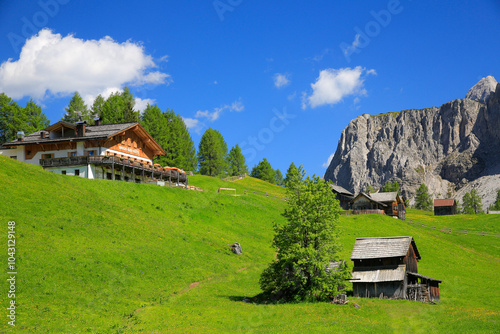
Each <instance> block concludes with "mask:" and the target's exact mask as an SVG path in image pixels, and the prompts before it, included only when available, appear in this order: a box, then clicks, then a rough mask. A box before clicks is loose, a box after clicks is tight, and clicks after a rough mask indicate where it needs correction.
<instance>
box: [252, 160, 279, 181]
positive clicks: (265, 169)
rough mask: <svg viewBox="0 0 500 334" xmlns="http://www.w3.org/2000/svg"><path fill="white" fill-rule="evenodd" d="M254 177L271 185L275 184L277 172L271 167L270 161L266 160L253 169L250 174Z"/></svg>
mask: <svg viewBox="0 0 500 334" xmlns="http://www.w3.org/2000/svg"><path fill="white" fill-rule="evenodd" d="M250 175H251V176H252V177H255V178H257V179H261V180H264V181H267V182H269V183H273V184H274V183H275V182H276V180H275V176H276V172H275V171H274V169H273V168H272V167H271V164H270V163H269V161H267V159H266V158H264V159H262V161H260V162H259V163H258V164H257V165H255V166H254V167H253V168H252V172H251V173H250Z"/></svg>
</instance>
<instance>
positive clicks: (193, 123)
mask: <svg viewBox="0 0 500 334" xmlns="http://www.w3.org/2000/svg"><path fill="white" fill-rule="evenodd" d="M182 119H183V120H184V124H186V126H187V128H188V129H189V130H193V131H194V132H196V133H197V134H201V130H202V128H203V125H204V124H203V123H202V122H200V120H199V119H196V118H185V117H182Z"/></svg>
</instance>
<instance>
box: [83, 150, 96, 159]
mask: <svg viewBox="0 0 500 334" xmlns="http://www.w3.org/2000/svg"><path fill="white" fill-rule="evenodd" d="M85 155H86V156H89V157H90V156H95V155H97V151H95V150H93V151H86V152H85Z"/></svg>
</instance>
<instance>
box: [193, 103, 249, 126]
mask: <svg viewBox="0 0 500 334" xmlns="http://www.w3.org/2000/svg"><path fill="white" fill-rule="evenodd" d="M244 109H245V106H244V105H243V103H242V102H241V100H238V101H234V102H233V103H231V104H225V105H223V106H222V107H218V108H214V109H213V111H209V110H198V111H197V112H196V114H195V115H194V117H195V118H206V119H208V120H209V121H211V122H213V121H216V120H217V119H219V117H220V116H221V115H222V113H223V112H224V111H226V110H227V111H230V112H233V111H236V112H240V111H243V110H244Z"/></svg>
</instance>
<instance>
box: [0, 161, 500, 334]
mask: <svg viewBox="0 0 500 334" xmlns="http://www.w3.org/2000/svg"><path fill="white" fill-rule="evenodd" d="M190 184H193V185H196V186H199V187H202V188H204V189H205V190H206V191H204V192H196V191H186V190H183V189H176V188H165V187H158V186H153V185H142V184H129V183H124V182H111V181H105V180H85V179H80V178H77V177H71V176H63V175H57V174H53V173H49V172H45V171H43V170H42V169H41V168H39V167H35V166H31V165H26V164H22V163H20V162H17V161H14V160H10V159H8V158H5V157H3V156H0V189H1V191H0V226H2V225H3V226H4V227H3V230H4V231H5V232H4V234H3V237H2V238H3V242H2V244H4V245H5V246H4V247H5V251H4V252H3V253H4V254H5V253H6V248H7V246H6V245H7V241H6V240H7V222H8V221H9V220H15V221H16V235H17V244H16V252H17V253H16V258H17V266H18V275H17V289H16V290H17V291H16V297H17V298H16V301H17V303H18V309H17V312H18V313H17V316H18V318H17V321H16V323H17V326H16V328H11V327H10V326H8V325H7V321H6V320H5V319H4V320H3V321H2V322H0V332H20V333H34V332H40V333H42V332H45V333H151V332H154V331H155V332H156V333H194V332H198V333H225V332H234V331H245V332H247V331H253V332H260V333H268V332H290V333H304V332H325V333H326V332H332V331H334V330H336V331H342V332H362V333H372V332H382V333H385V332H387V333H392V332H402V333H404V332H408V333H410V332H422V333H424V332H425V333H427V332H455V333H460V332H464V333H465V332H484V333H487V332H495V331H496V332H498V331H499V330H500V325H499V321H500V313H499V304H500V302H499V300H500V295H499V293H498V289H497V284H496V282H497V274H498V272H500V257H499V254H498V244H499V240H497V238H493V237H481V236H475V235H467V236H465V235H450V234H446V233H442V232H440V231H433V230H428V229H423V228H418V227H414V226H411V225H408V224H405V223H404V222H401V221H399V220H395V219H392V218H388V217H383V216H377V215H368V216H347V217H342V218H341V220H340V228H341V231H342V234H341V242H342V244H343V246H344V250H343V254H342V255H343V257H344V258H346V259H348V258H349V256H350V251H351V250H352V246H353V245H354V240H355V239H356V237H363V236H394V235H411V236H413V237H414V238H415V239H416V242H417V246H418V248H419V251H420V253H421V255H422V260H421V261H420V265H419V270H420V272H421V273H422V274H424V275H428V276H432V277H436V278H439V279H442V280H443V281H444V282H443V284H442V285H441V296H442V302H441V303H440V304H439V305H428V304H422V303H415V302H409V301H388V300H378V299H370V300H368V299H356V298H354V297H350V298H349V299H350V300H351V302H350V303H349V305H348V306H336V305H331V304H326V303H313V304H308V303H301V304H286V305H262V304H260V305H259V304H254V303H245V302H243V301H242V300H243V298H244V297H252V296H255V295H257V294H258V293H259V292H260V289H259V285H258V280H259V276H260V273H261V272H262V270H263V269H264V268H265V267H266V266H267V264H268V263H269V262H270V261H272V259H273V256H274V250H273V249H271V247H270V246H271V240H272V235H273V231H272V225H273V223H283V222H284V220H283V218H282V217H281V215H280V214H281V212H282V211H283V209H284V207H285V205H286V203H285V202H284V201H280V200H277V199H273V198H271V197H269V198H267V197H265V196H259V195H247V196H239V197H233V196H228V195H220V194H217V193H216V190H217V189H218V188H219V187H227V188H235V189H237V193H238V194H242V193H243V192H244V190H251V191H258V192H268V193H269V194H273V195H275V196H285V195H284V191H283V189H282V188H280V187H275V186H272V185H270V184H267V183H265V182H261V181H259V180H255V179H252V178H246V179H243V180H239V181H236V182H232V183H229V182H225V181H222V180H219V179H214V178H208V177H204V176H194V177H191V178H190ZM411 214H412V215H413V214H414V213H411ZM419 214H420V213H419V212H415V216H418V215H419ZM424 216H425V215H424ZM481 217H484V216H481ZM461 218H462V217H456V218H455V220H452V219H451V220H449V221H446V224H445V225H443V226H447V227H448V226H449V225H450V224H454V223H456V224H460V223H461ZM415 219H416V218H415ZM420 219H423V218H420ZM428 219H436V217H430V216H429V217H428ZM417 220H418V219H417ZM425 223H429V221H427V222H425ZM433 224H434V223H433ZM436 224H437V223H435V224H434V225H436ZM443 224H444V223H443ZM468 224H471V225H470V226H472V227H474V229H475V230H481V229H483V228H486V227H488V228H490V229H491V230H492V231H493V232H498V221H497V224H495V222H494V221H488V222H486V223H483V220H482V219H481V218H479V219H474V220H472V221H470V222H469V223H468ZM483 225H484V226H483ZM449 227H454V226H449ZM456 228H460V227H456ZM471 229H473V228H471ZM233 242H240V243H241V245H242V248H243V252H244V253H243V255H241V256H236V255H234V254H232V253H231V252H230V251H229V250H228V247H227V245H228V244H230V243H233ZM4 256H5V258H4V263H6V262H7V256H6V255H4ZM4 268H5V266H4ZM6 272H7V269H4V276H5V278H7V277H6V276H7V274H6ZM2 281H3V282H4V283H3V284H2V285H1V286H3V289H5V290H4V291H5V292H6V291H8V285H7V282H6V281H5V280H2ZM5 292H4V293H0V296H1V297H0V302H1V305H3V306H2V307H6V306H7V303H8V299H7V294H6V293H5ZM354 303H356V304H358V305H359V306H360V307H359V308H355V307H353V305H354Z"/></svg>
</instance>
